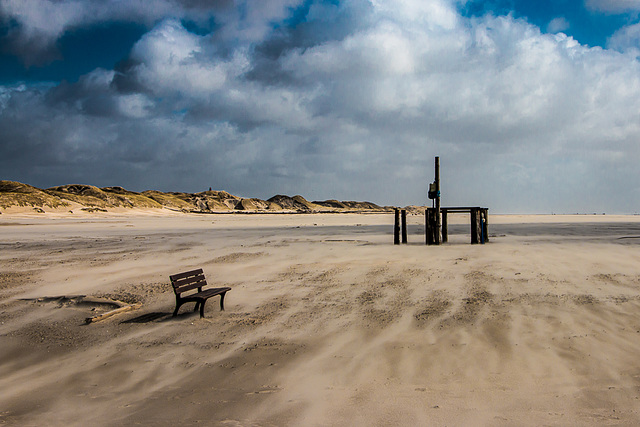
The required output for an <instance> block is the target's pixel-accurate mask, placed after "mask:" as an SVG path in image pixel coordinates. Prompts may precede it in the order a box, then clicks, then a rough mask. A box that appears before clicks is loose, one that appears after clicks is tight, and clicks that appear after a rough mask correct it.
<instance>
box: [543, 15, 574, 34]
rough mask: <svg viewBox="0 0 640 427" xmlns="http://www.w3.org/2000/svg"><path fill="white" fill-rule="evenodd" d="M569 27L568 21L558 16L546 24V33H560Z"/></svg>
mask: <svg viewBox="0 0 640 427" xmlns="http://www.w3.org/2000/svg"><path fill="white" fill-rule="evenodd" d="M570 27H571V25H570V24H569V21H567V20H566V18H564V17H563V16H559V17H557V18H553V19H552V20H551V21H549V24H547V32H549V33H559V32H561V31H566V30H568V29H569V28H570Z"/></svg>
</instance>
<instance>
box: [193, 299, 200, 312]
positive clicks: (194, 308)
mask: <svg viewBox="0 0 640 427" xmlns="http://www.w3.org/2000/svg"><path fill="white" fill-rule="evenodd" d="M198 308H200V301H196V306H195V307H193V312H194V313H195V312H196V311H198Z"/></svg>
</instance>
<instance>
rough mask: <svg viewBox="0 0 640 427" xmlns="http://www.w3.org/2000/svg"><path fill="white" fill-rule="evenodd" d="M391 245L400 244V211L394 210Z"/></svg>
mask: <svg viewBox="0 0 640 427" xmlns="http://www.w3.org/2000/svg"><path fill="white" fill-rule="evenodd" d="M393 244H394V245H399V244H400V209H398V208H396V209H395V223H394V225H393Z"/></svg>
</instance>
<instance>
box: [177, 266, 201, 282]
mask: <svg viewBox="0 0 640 427" xmlns="http://www.w3.org/2000/svg"><path fill="white" fill-rule="evenodd" d="M201 274H202V275H203V274H204V271H202V269H201V268H199V269H197V270H191V271H185V272H184V273H178V274H174V275H171V276H169V278H170V279H171V281H172V282H173V281H175V280H180V279H184V278H185V277H190V276H198V275H201Z"/></svg>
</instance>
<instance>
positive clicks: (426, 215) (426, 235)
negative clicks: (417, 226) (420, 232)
mask: <svg viewBox="0 0 640 427" xmlns="http://www.w3.org/2000/svg"><path fill="white" fill-rule="evenodd" d="M430 227H431V225H430V224H429V208H426V209H425V210H424V243H425V244H427V245H430V244H431V243H429V233H431V230H430Z"/></svg>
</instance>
